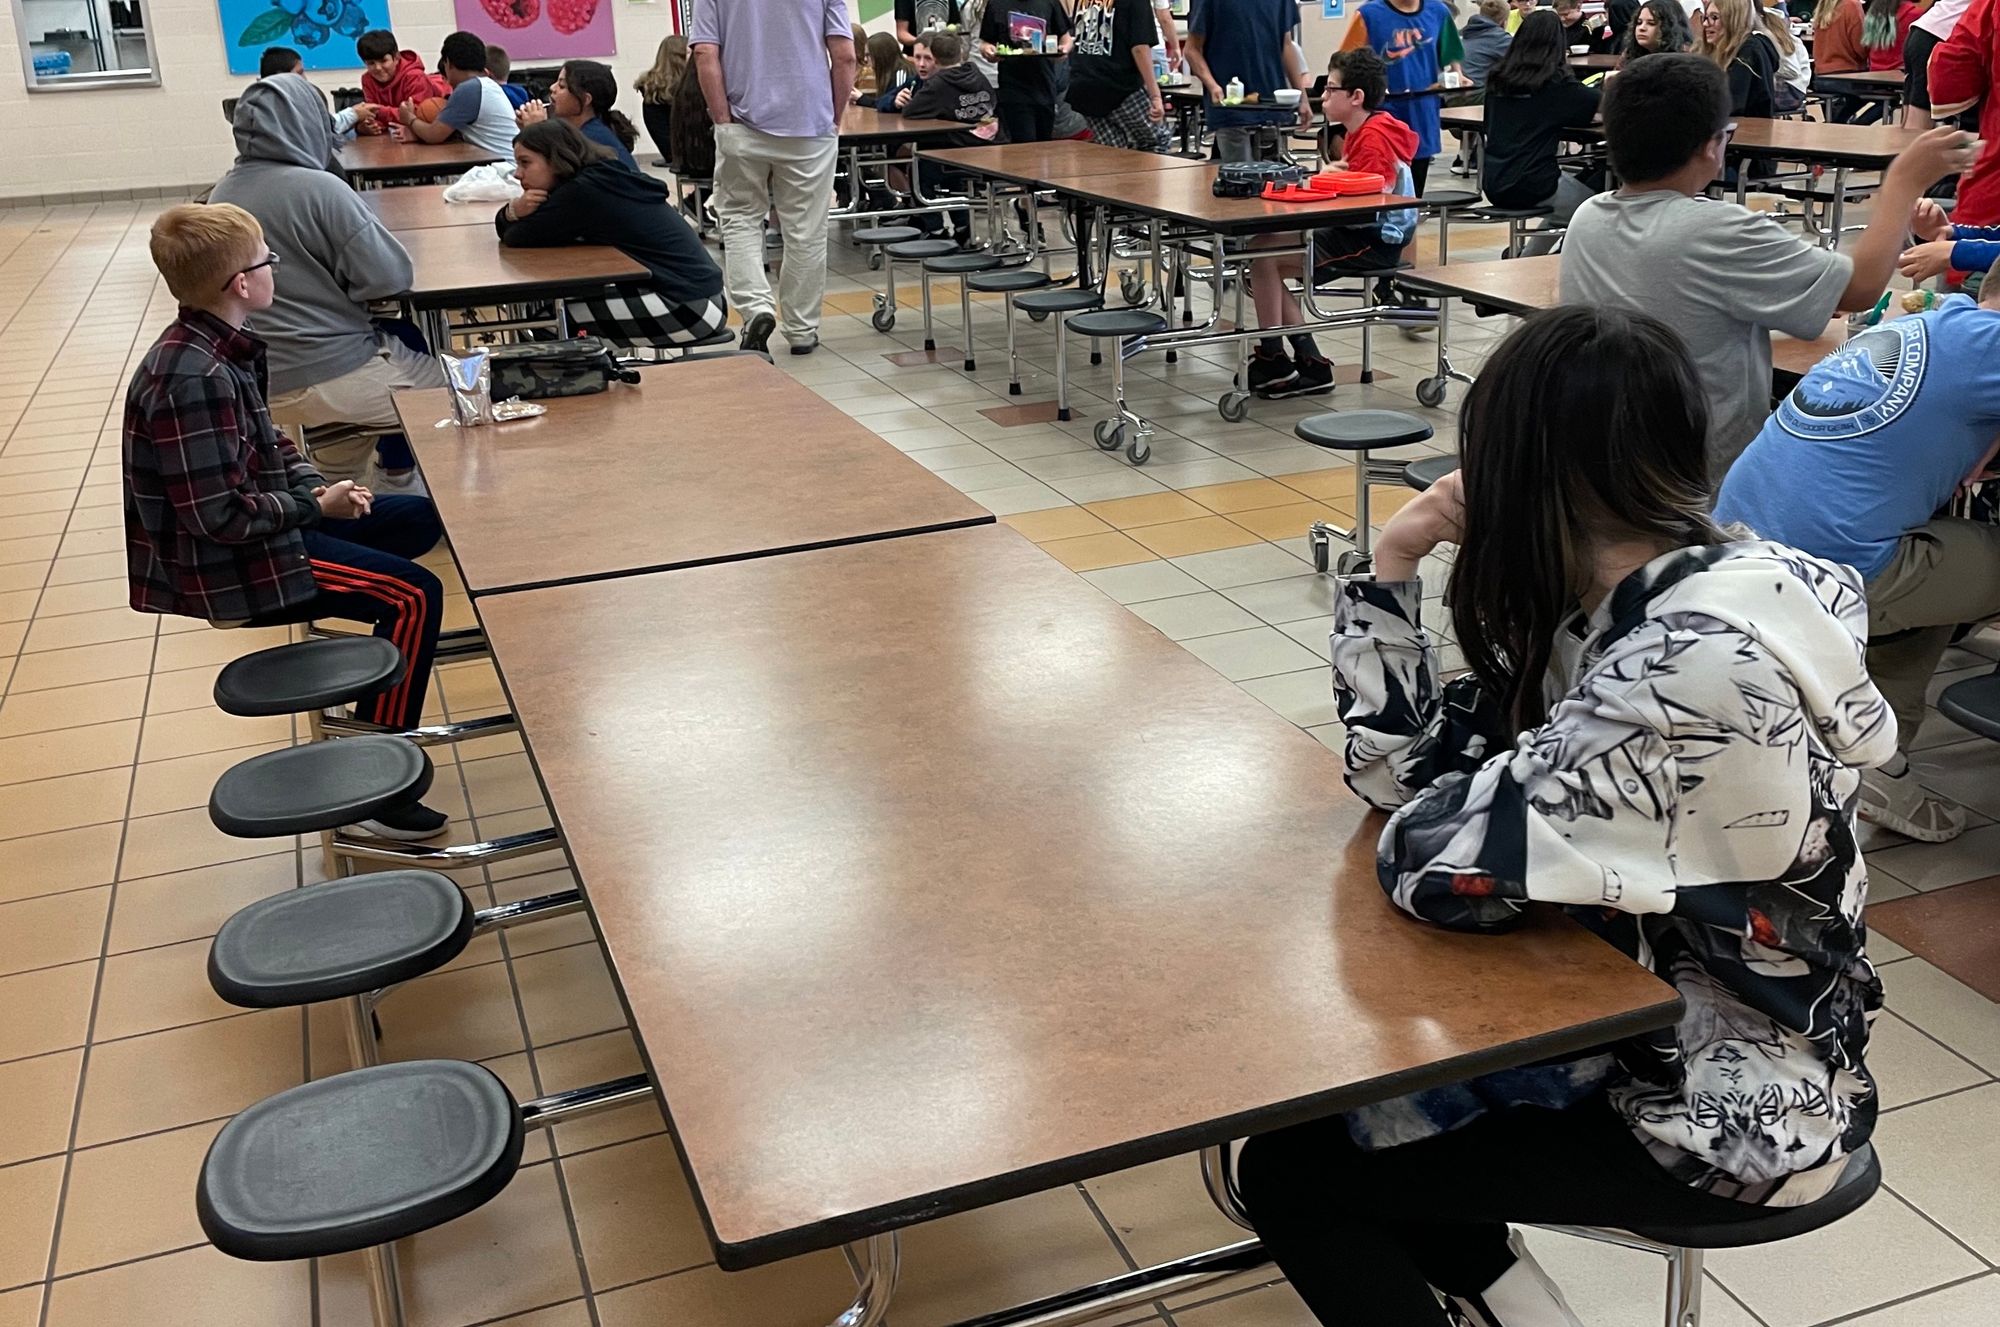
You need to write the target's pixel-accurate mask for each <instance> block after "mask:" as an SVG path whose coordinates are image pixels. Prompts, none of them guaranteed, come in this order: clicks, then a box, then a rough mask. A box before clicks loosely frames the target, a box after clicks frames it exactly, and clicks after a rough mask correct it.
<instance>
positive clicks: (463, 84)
mask: <svg viewBox="0 0 2000 1327" xmlns="http://www.w3.org/2000/svg"><path fill="white" fill-rule="evenodd" d="M443 65H444V81H445V82H446V83H449V84H450V85H451V95H450V96H449V97H447V98H446V99H445V103H444V108H443V109H442V110H440V111H439V112H438V114H437V118H436V119H435V120H425V119H424V118H423V117H422V116H420V115H418V114H417V108H416V102H414V101H405V102H403V103H402V104H401V105H399V106H397V107H396V118H397V120H398V121H400V122H401V123H402V126H403V130H404V132H405V133H406V134H407V135H408V136H410V137H413V138H415V139H416V140H417V141H418V142H420V143H444V142H448V141H450V140H451V138H452V137H453V136H457V137H461V138H463V139H464V140H465V141H466V142H468V143H470V144H472V145H473V146H474V147H480V148H484V149H486V150H487V151H488V152H498V153H503V154H504V153H505V152H506V151H507V149H508V148H509V147H510V146H512V144H513V142H514V131H515V130H516V129H517V128H519V127H520V126H518V125H517V124H515V123H514V103H513V102H511V101H509V100H507V94H506V93H504V92H502V91H501V90H500V85H499V84H498V83H495V82H494V81H493V80H492V78H491V77H489V76H488V75H487V72H486V43H485V42H484V41H481V40H480V39H479V37H478V36H476V35H475V34H473V33H470V32H454V33H452V34H451V35H450V36H449V37H446V38H445V39H444V50H443Z"/></svg>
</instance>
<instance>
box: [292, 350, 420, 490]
mask: <svg viewBox="0 0 2000 1327" xmlns="http://www.w3.org/2000/svg"><path fill="white" fill-rule="evenodd" d="M442 386H444V370H443V369H440V368H439V367H438V365H437V361H436V360H434V359H432V358H430V357H429V356H428V355H419V354H418V353H417V352H416V351H414V350H412V349H410V348H409V347H408V346H406V345H404V344H403V343H402V342H401V341H398V340H396V339H395V338H394V337H392V336H382V337H379V338H378V339H377V341H376V344H375V355H374V357H373V358H371V359H370V360H368V362H367V363H365V364H363V365H362V366H361V367H360V368H358V369H355V370H354V371H353V372H351V373H344V374H342V375H341V376H340V377H338V378H334V379H332V380H330V381H328V382H322V383H315V384H314V385H312V386H311V387H307V388H304V389H303V390H300V391H296V392H277V393H273V394H272V396H271V421H272V422H273V423H275V424H277V425H278V426H279V427H280V428H305V429H327V428H329V427H331V426H334V425H341V424H345V425H347V426H348V427H347V428H346V429H341V430H336V431H335V432H334V435H333V436H331V437H328V438H327V439H326V441H325V442H324V443H320V442H314V443H313V444H312V446H311V447H310V448H309V450H310V452H311V457H312V463H313V466H314V467H315V468H316V469H317V470H318V471H319V472H320V473H321V474H323V475H325V476H326V477H327V480H328V482H330V483H338V482H339V481H341V480H343V479H353V480H359V479H361V478H362V476H363V475H365V474H366V473H367V471H368V463H369V460H370V458H371V457H372V456H373V455H374V452H375V439H376V438H378V437H380V436H381V435H382V434H384V433H401V432H402V431H403V425H402V422H401V421H400V420H398V419H397V417H396V404H395V401H394V399H393V398H394V395H395V393H396V392H397V391H398V390H399V389H401V388H404V387H442Z"/></svg>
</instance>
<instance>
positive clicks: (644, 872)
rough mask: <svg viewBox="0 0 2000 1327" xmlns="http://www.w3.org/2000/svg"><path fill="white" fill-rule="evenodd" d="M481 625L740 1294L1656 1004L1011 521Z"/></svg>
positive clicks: (1633, 970)
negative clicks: (1032, 1196)
mask: <svg viewBox="0 0 2000 1327" xmlns="http://www.w3.org/2000/svg"><path fill="white" fill-rule="evenodd" d="M563 500H564V501H565V502H568V501H570V500H571V495H569V494H564V495H563ZM548 542H550V543H553V542H555V541H554V540H550V541H548ZM478 611H479V614H480V618H481V621H482V622H483V624H484V626H485V629H486V633H487V637H488V639H489V640H490V641H491V643H492V645H493V649H494V655H495V659H496V661H497V663H498V666H499V669H500V672H501V675H502V678H503V680H504V681H505V683H506V687H507V692H508V695H509V697H510V698H511V700H512V703H513V707H514V712H515V713H516V714H517V715H519V716H520V718H521V720H522V723H523V726H524V733H525V737H526V741H527V744H528V747H529V752H530V755H531V757H532V758H533V760H534V762H535V765H536V768H537V769H538V771H539V773H540V776H541V779H542V782H543V786H544V787H545V788H546V789H547V791H548V794H549V800H550V805H551V807H552V809H553V811H554V814H555V818H556V820H557V821H558V823H559V824H560V825H561V828H562V830H563V833H564V835H565V836H566V839H567V843H568V847H569V852H570V855H571V857H572V859H573V861H574V862H575V865H576V870H577V875H578V877H579V879H580V880H581V881H582V887H583V889H584V891H585V893H586V895H587V897H588V899H589V902H590V906H591V908H592V910H593V912H594V913H595V916H596V919H597V925H598V929H599V931H600V933H601V934H602V935H603V937H604V942H605V947H606V950H607V952H608V953H609V955H610V960H611V964H612V969H613V972H614V973H615V975H616V977H617V980H618V982H619V985H620V987H621V990H622V992H623V995H624V999H625V1004H626V1008H627V1009H628V1010H629V1011H630V1013H631V1016H632V1022H633V1027H634V1029H635V1030H636V1031H637V1033H638V1035H639V1039H640V1041H641V1043H642V1046H643V1048H644V1054H645V1056H646V1062H647V1064H648V1066H649V1069H650V1071H651V1072H652V1073H653V1075H654V1078H655V1081H656V1082H657V1083H658V1084H659V1086H660V1088H661V1090H662V1092H663V1094H664V1097H665V1101H666V1109H667V1113H668V1115H669V1116H670V1117H671V1120H672V1126H671V1127H672V1129H673V1133H674V1137H675V1139H676V1141H677V1142H678V1144H679V1147H680V1152H681V1155H682V1157H683V1159H684V1162H685V1164H686V1166H687V1168H688V1171H689V1174H690V1177H691V1179H692V1180H693V1185H694V1188H695V1191H696V1193H697V1195H698V1201H699V1204H700V1206H701V1209H702V1212H703V1216H704V1219H705V1221H706V1222H707V1226H708V1230H709V1232H710V1236H711V1239H712V1240H713V1242H714V1243H715V1246H716V1255H717V1260H718V1261H719V1262H720V1263H721V1264H722V1266H723V1267H725V1268H728V1269H730V1270H736V1269H739V1268H743V1267H748V1266H752V1265H755V1264H758V1263H761V1262H767V1261H771V1260H773V1259H777V1258H782V1257H789V1256H792V1255H794V1254H798V1253H803V1252H808V1251H810V1250H812V1249H816V1248H824V1247H829V1246H831V1245H834V1244H838V1243H841V1242H844V1241H847V1240H850V1239H854V1238H858V1237H860V1236H862V1235H865V1234H869V1233H875V1232H879V1231H882V1230H887V1229H892V1228H895V1227H898V1226H902V1225H907V1224H911V1223H913V1222H916V1221H922V1220H929V1219H931V1218H933V1217H936V1216H941V1215H944V1214H946V1213H948V1212H952V1211H958V1210H964V1209H968V1208H973V1207H978V1206H982V1205H985V1204H988V1203H993V1202H998V1201H1002V1200H1004V1199H1007V1198H1011V1197H1016V1196H1019V1195H1021V1194H1024V1193H1032V1192H1037V1191H1040V1190H1043V1189H1047V1188H1051V1187H1054V1186H1056V1185H1060V1184H1064V1183H1068V1182H1071V1181H1074V1180H1078V1179H1083V1178H1087V1177H1089V1176H1092V1175H1098V1174H1103V1173H1106V1172H1109V1171H1113V1170H1117V1169H1120V1168H1122V1167H1125V1166H1130V1165H1136V1164H1139V1163H1142V1162H1145V1161H1150V1160H1156V1159H1159V1158H1163V1157H1169V1156H1174V1155H1178V1154H1180V1153H1183V1152H1186V1151H1188V1150H1190V1149H1193V1148H1196V1147H1200V1146H1203V1145H1205V1144H1208V1143H1212V1142H1219V1141H1222V1140H1224V1139H1228V1138H1232V1137H1241V1136H1242V1135H1243V1134H1244V1133H1245V1132H1248V1131H1251V1130H1254V1129H1259V1128H1264V1127H1271V1126H1277V1125H1280V1124H1284V1123H1289V1122H1293V1121H1298V1120H1302V1119H1308V1118H1313V1117H1318V1116H1323V1115H1326V1114H1330V1113H1333V1112H1337V1111H1340V1110H1342V1109H1346V1108H1350V1107H1352V1106H1355V1105H1358V1104H1362V1103H1365V1102H1369V1101H1374V1100H1379V1099H1382V1098H1385V1097H1389V1096H1394V1095H1397V1094H1400V1093H1403V1092H1407V1091H1412V1090H1415V1089H1416V1088H1418V1087H1421V1086H1427V1085H1432V1084H1436V1083H1439V1082H1444V1081H1450V1080H1455V1079H1458V1078H1462V1077H1464V1076H1467V1075H1472V1074H1477V1073H1481V1072H1485V1071H1487V1070H1491V1069H1496V1068H1500V1067H1503V1066H1507V1065H1515V1064H1521V1063H1526V1062H1529V1061H1531V1060H1534V1059H1537V1058H1540V1057H1542V1056H1546V1055H1554V1054H1559V1053H1563V1052H1565V1051H1568V1050H1571V1049H1574V1048H1579V1047H1583V1046H1586V1045H1595V1044H1601V1043H1603V1042H1605V1041H1607V1040H1611V1039H1614V1038H1617V1037H1621V1036H1625V1035H1629V1034H1632V1033H1635V1032H1637V1031H1640V1030H1642V1029H1645V1028H1649V1027H1657V1026H1664V1025H1666V1024H1668V1023H1669V1022H1671V1021H1672V1019H1673V1018H1674V1017H1675V1014H1676V1011H1677V1003H1678V1002H1677V998H1676V997H1675V996H1674V994H1673V993H1672V992H1671V991H1670V990H1669V989H1668V988H1667V987H1666V986H1664V985H1663V984H1661V983H1660V982H1659V981H1658V980H1656V979H1655V978H1654V977H1653V976H1652V975H1651V974H1649V973H1647V972H1645V971H1643V970H1642V969H1640V968H1639V967H1637V966H1636V965H1635V964H1633V963H1632V962H1631V961H1630V960H1628V959H1626V958H1625V957H1624V956H1622V955H1621V954H1619V953H1618V952H1616V951H1615V950H1614V949H1612V948H1611V947H1610V946H1608V945H1605V944H1603V943H1602V942H1601V941H1599V940H1597V939H1595V938H1594V937H1591V936H1589V935H1588V934H1586V933H1585V932H1584V931H1582V930H1581V929H1580V928H1578V927H1576V926H1574V925H1573V924H1571V923H1570V922H1568V921H1567V920H1565V919H1563V918H1561V917H1559V916H1557V915H1554V914H1552V913H1551V914H1545V915H1540V916H1537V917H1536V918H1534V919H1533V920H1532V921H1531V922H1530V923H1529V924H1528V925H1527V926H1525V927H1524V928H1523V929H1522V930H1521V931H1520V932H1518V933H1515V934H1513V935H1510V936H1507V937H1504V938H1499V937H1482V936H1468V935H1461V934H1454V933H1451V932H1447V931H1444V930H1441V929H1438V928H1435V927H1429V926H1424V925H1421V924H1419V923H1417V922H1415V921H1413V920H1411V919H1410V918H1408V917H1405V916H1403V915H1401V914H1399V913H1397V912H1396V911H1395V909H1393V908H1392V907H1391V906H1390V905H1389V903H1388V902H1387V901H1386V900H1385V899H1384V898H1383V895H1382V890H1381V887H1380V886H1379V885H1378V884H1377V883H1376V882H1375V871H1374V847H1375V841H1376V839H1377V837H1378V836H1379V834H1380V831H1381V820H1380V817H1379V816H1375V815H1373V814H1372V813H1370V812H1369V811H1368V809H1367V808H1366V807H1365V806H1363V805H1362V804H1361V803H1360V802H1359V801H1358V800H1357V799H1356V798H1354V797H1353V796H1352V795H1351V794H1349V793H1348V792H1347V790H1346V789H1345V788H1344V787H1343V786H1342V784H1341V765H1340V760H1339V759H1338V757H1336V756H1335V755H1334V754H1333V753H1332V752H1330V751H1328V750H1326V749H1325V748H1324V747H1322V746H1321V745H1320V744H1319V743H1318V742H1317V741H1315V740H1314V739H1313V738H1312V737H1311V736H1309V735H1308V734H1306V733H1303V732H1301V731H1300V730H1298V729H1297V728H1295V727H1293V726H1292V725H1291V724H1289V723H1287V722H1286V721H1285V720H1283V719H1282V718H1280V717H1279V716H1277V715H1276V714H1273V713H1272V712H1271V711H1270V710H1268V709H1266V708H1264V707H1263V706H1262V705H1260V704H1259V703H1258V702H1257V701H1256V700H1254V699H1252V698H1251V697H1250V696H1249V695H1247V694H1246V693H1244V692H1243V691H1241V690H1239V689H1238V688H1236V687H1235V686H1232V685H1230V684H1229V683H1228V682H1225V681H1224V680H1223V679H1222V678H1220V677H1218V676H1217V675H1216V674H1215V673H1214V672H1213V671H1211V670H1210V669H1209V668H1208V667H1207V665H1205V664H1203V663H1201V662H1200V661H1199V660H1198V659H1196V658H1195V657H1194V656H1193V655H1191V654H1188V653H1187V652H1186V651H1184V650H1182V649H1181V648H1180V647H1179V646H1177V645H1175V644H1173V643H1172V642H1171V641H1169V640H1167V639H1166V638H1165V637H1164V636H1162V635H1160V634H1159V633H1158V632H1157V631H1155V630H1154V629H1153V628H1151V627H1150V626H1148V625H1146V624H1145V623H1144V622H1142V621H1141V620H1140V619H1139V618H1137V617H1135V616H1134V615H1132V614H1131V613H1129V612H1128V611H1126V610H1125V609H1122V608H1120V607H1119V606H1118V605H1117V604H1115V603H1114V602H1112V601H1111V600H1110V599H1108V598H1106V597H1105V596H1104V595H1102V594H1100V593H1099V592H1098V591H1097V590H1095V589H1094V588H1092V587H1091V586H1090V585H1089V584H1087V583H1086V582H1084V581H1083V580H1081V579H1080V578H1078V577H1077V576H1075V575H1073V574H1071V573H1070V572H1068V571H1066V570H1064V569H1063V568H1062V567H1061V566H1060V565H1059V564H1058V563H1056V562H1055V561H1053V560H1052V559H1050V558H1049V557H1048V556H1047V555H1046V554H1044V553H1042V552H1040V551H1039V550H1038V549H1036V548H1034V547H1033V546H1032V545H1031V544H1029V543H1028V542H1027V541H1026V540H1025V539H1023V538H1021V537H1020V536H1019V535H1018V534H1016V533H1015V532H1014V531H1012V530H1009V529H1006V528H1003V527H997V526H988V527H981V528H979V529H973V530H955V531H948V532H942V533H937V534H927V535H919V536H916V537H913V538H908V539H892V540H887V541H884V542H881V543H875V544H868V545H862V546H854V547H848V548H837V549H827V550H822V551H818V552H811V553H799V554H794V555H792V556H789V557H783V558H764V559H759V560H757V561H752V562H737V563H731V564H729V565H726V566H716V567H702V568H696V569H693V570H688V571H677V572H673V573H671V574H667V575H659V576H636V577H627V578H624V579H620V580H608V581H598V582H595V583H593V584H589V585H580V586H562V587H556V588H551V589H542V590H530V591H526V592H524V593H520V594H506V595H493V596H488V597H486V598H484V599H481V600H479V601H478Z"/></svg>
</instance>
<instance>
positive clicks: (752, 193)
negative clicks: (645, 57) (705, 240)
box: [688, 0, 855, 355]
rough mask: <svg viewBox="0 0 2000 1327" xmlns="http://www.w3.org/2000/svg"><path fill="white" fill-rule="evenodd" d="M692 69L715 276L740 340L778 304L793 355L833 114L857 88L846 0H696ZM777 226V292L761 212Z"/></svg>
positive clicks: (831, 159) (754, 335)
mask: <svg viewBox="0 0 2000 1327" xmlns="http://www.w3.org/2000/svg"><path fill="white" fill-rule="evenodd" d="M688 44H689V46H690V47H691V48H692V49H693V52H694V59H695V70H696V73H697V75H698V76H699V77H700V79H701V92H702V97H703V98H704V99H705V100H706V101H707V102H708V116H709V119H711V120H713V121H714V122H715V211H716V215H717V216H718V217H719V218H720V220H721V222H722V244H723V264H722V270H723V280H724V282H725V284H726V285H727V286H728V290H729V302H730V304H732V305H734V306H735V308H736V309H737V310H738V311H739V312H740V313H741V314H742V316H743V346H744V348H745V349H748V350H763V349H764V348H765V345H766V343H767V342H768V341H769V340H770V336H771V332H772V331H773V330H774V329H775V328H776V327H777V325H778V322H777V318H776V317H775V316H774V314H775V312H777V310H778V309H780V308H781V309H782V312H783V316H784V331H785V340H786V341H788V342H789V343H790V344H791V350H792V353H793V354H794V355H809V354H811V353H812V351H813V349H814V347H816V346H818V345H819V309H820V302H821V301H822V300H824V299H825V298H826V214H827V208H828V206H829V205H830V203H831V201H832V197H833V170H834V163H835V160H836V159H837V158H838V156H839V151H840V115H841V112H842V111H843V110H844V109H845V108H846V106H847V101H848V96H849V94H850V93H851V92H852V91H853V89H854V72H855V57H854V28H853V20H852V18H851V17H850V16H849V14H848V9H847V0H756V3H754V4H751V3H745V2H744V0H695V2H694V17H693V20H692V22H690V23H689V25H688ZM773 209H775V210H776V211H777V214H778V224H779V225H780V226H782V227H783V228H784V235H785V256H784V266H783V268H782V269H781V270H780V273H779V278H778V304H777V305H776V306H774V305H773V303H772V300H771V283H770V281H769V280H768V279H767V278H766V277H765V275H764V218H765V216H766V215H767V214H768V213H769V212H771V211H772V210H773Z"/></svg>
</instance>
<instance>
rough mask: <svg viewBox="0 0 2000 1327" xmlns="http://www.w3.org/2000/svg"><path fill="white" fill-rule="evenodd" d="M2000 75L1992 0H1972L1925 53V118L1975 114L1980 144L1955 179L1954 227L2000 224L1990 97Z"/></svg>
mask: <svg viewBox="0 0 2000 1327" xmlns="http://www.w3.org/2000/svg"><path fill="white" fill-rule="evenodd" d="M1996 71H2000V12H1996V11H1995V9H1994V7H1993V3H1992V0H1975V3H1974V4H1973V6H1972V7H1971V8H1970V9H1968V10H1966V11H1965V13H1963V14H1961V15H1960V16H1959V19H1958V24H1957V26H1955V27H1954V28H1953V29H1952V33H1951V36H1950V37H1949V38H1947V39H1946V40H1945V41H1944V42H1943V43H1942V44H1941V45H1939V46H1938V48H1937V49H1936V50H1935V51H1934V52H1932V53H1931V63H1930V77H1929V82H1930V89H1929V91H1930V95H1931V114H1932V115H1933V116H1934V117H1936V118H1937V119H1939V120H1946V121H1949V120H1953V119H1956V118H1958V117H1960V116H1961V115H1965V114H1966V113H1968V112H1974V111H1976V112H1977V115H1978V120H1979V138H1980V141H1981V142H1982V143H1984V144H1985V147H1984V149H1983V150H1982V151H1981V152H1980V154H1979V159H1978V160H1977V161H1975V162H1974V163H1973V164H1972V168H1971V169H1970V170H1968V171H1966V172H1965V174H1964V175H1963V176H1961V177H1960V179H1959V181H1958V206H1957V207H1956V208H1954V209H1953V211H1952V219H1953V222H1954V224H1964V225H1969V226H1992V225H1996V224H2000V95H1995V93H1996V89H1995V87H1994V83H1995V75H1996Z"/></svg>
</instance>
